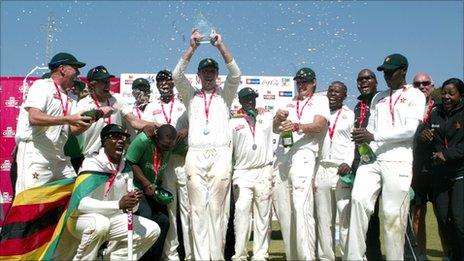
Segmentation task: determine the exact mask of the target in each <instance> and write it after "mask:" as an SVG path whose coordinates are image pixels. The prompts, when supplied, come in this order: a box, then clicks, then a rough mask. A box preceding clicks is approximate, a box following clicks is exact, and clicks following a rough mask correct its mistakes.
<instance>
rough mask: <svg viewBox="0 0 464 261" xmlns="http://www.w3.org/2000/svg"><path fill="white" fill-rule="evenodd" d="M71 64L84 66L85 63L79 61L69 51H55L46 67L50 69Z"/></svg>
mask: <svg viewBox="0 0 464 261" xmlns="http://www.w3.org/2000/svg"><path fill="white" fill-rule="evenodd" d="M63 64H65V65H71V66H75V67H77V68H82V67H84V66H85V63H83V62H79V61H78V60H77V59H76V57H74V56H73V55H72V54H69V53H57V54H55V56H53V58H52V59H51V60H50V62H49V63H48V68H50V70H53V69H55V68H56V67H58V66H60V65H63Z"/></svg>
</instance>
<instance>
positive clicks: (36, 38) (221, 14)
mask: <svg viewBox="0 0 464 261" xmlns="http://www.w3.org/2000/svg"><path fill="white" fill-rule="evenodd" d="M200 12H201V13H202V14H203V15H204V16H205V17H206V18H207V19H208V20H209V22H210V23H211V24H213V25H214V26H215V27H216V28H217V29H218V31H219V32H220V33H221V34H223V37H224V41H225V43H226V45H227V46H228V47H229V49H230V50H231V52H232V53H233V54H234V56H235V59H236V60H237V63H238V64H239V66H240V68H241V70H242V74H243V75H269V76H279V75H284V76H286V75H294V73H295V72H296V71H297V70H298V69H299V68H301V67H305V66H309V67H311V68H312V69H314V71H315V72H316V75H317V80H318V89H319V90H323V89H326V88H327V86H328V84H329V83H330V82H331V81H334V80H341V81H343V82H345V83H346V84H347V86H348V87H349V94H350V95H351V100H353V97H355V96H356V95H357V89H356V84H355V79H356V76H357V73H358V72H359V70H360V69H362V68H371V69H375V68H376V67H377V66H378V65H380V64H381V62H382V60H383V59H384V57H385V56H386V55H388V54H390V53H396V52H399V53H402V54H404V55H405V56H406V57H407V58H408V59H409V63H410V67H409V72H408V77H407V80H408V82H410V81H412V77H413V76H414V74H415V73H417V72H419V71H426V72H429V73H430V74H431V75H432V76H433V78H434V80H435V82H436V84H438V85H441V83H443V81H444V80H446V79H448V78H451V77H459V78H461V79H462V78H463V71H464V69H463V60H464V55H463V46H464V43H463V30H464V26H463V13H464V10H463V2H462V1H364V2H362V1H347V2H343V1H338V2H313V1H306V2H302V1H285V2H278V1H227V2H226V1H224V2H221V1H218V2H210V1H208V2H207V1H175V2H172V1H160V2H157V1H130V2H129V1H92V2H85V1H1V44H0V47H1V66H0V74H1V75H2V76H24V75H26V74H27V73H28V72H29V71H30V70H31V69H32V68H33V67H35V66H38V65H39V66H40V65H42V64H46V63H47V62H48V60H47V59H46V42H47V41H46V40H47V32H46V30H45V28H46V25H47V17H48V16H49V15H50V14H52V15H53V16H54V20H55V23H56V25H57V27H58V29H57V30H56V31H55V32H54V34H53V36H54V41H53V53H57V52H60V51H67V52H71V53H73V54H75V56H76V57H77V58H78V59H80V60H82V61H84V62H86V63H87V66H86V67H85V68H84V69H83V70H82V72H81V73H82V74H86V72H87V71H88V70H89V69H90V68H91V67H94V66H97V65H100V64H102V65H105V66H107V68H108V69H109V71H110V72H111V73H113V74H115V75H119V74H120V73H129V72H132V73H145V72H157V71H159V70H160V69H164V68H167V69H172V68H173V67H174V66H175V64H176V63H177V61H178V59H179V57H180V55H181V54H182V52H183V51H184V49H185V48H186V47H187V45H188V40H189V37H190V32H191V28H192V27H193V26H194V25H195V20H196V17H197V15H198V14H199V13H200ZM205 56H211V57H213V58H218V59H219V55H218V52H217V51H216V50H215V49H214V48H213V47H211V46H208V45H205V46H201V47H200V48H199V49H198V51H197V53H196V55H195V57H194V58H193V62H194V63H195V65H196V64H197V62H198V61H199V60H200V58H202V57H205ZM220 60H222V59H220ZM195 68H196V66H193V65H192V66H190V67H189V71H188V72H189V73H195ZM222 68H224V66H222ZM222 72H224V70H223V71H222ZM42 73H43V72H42ZM377 77H378V78H379V89H385V88H386V86H385V82H384V81H383V77H382V74H380V73H377Z"/></svg>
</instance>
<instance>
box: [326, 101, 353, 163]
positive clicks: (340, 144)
mask: <svg viewBox="0 0 464 261" xmlns="http://www.w3.org/2000/svg"><path fill="white" fill-rule="evenodd" d="M353 128H354V112H353V111H352V110H350V109H349V108H348V107H346V106H345V105H343V106H342V108H340V109H339V110H335V111H331V112H330V119H329V130H327V134H326V135H325V137H324V142H323V145H322V148H321V154H320V159H321V162H330V163H335V164H337V165H339V164H342V163H346V164H348V165H351V163H352V162H353V158H354V142H353V141H352V140H351V132H352V131H353ZM331 130H333V136H332V139H331V138H330V132H331Z"/></svg>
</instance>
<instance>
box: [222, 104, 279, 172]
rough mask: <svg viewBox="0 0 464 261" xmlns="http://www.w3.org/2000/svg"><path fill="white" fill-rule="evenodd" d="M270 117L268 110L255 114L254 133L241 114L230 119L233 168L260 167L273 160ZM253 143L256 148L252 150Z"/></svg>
mask: <svg viewBox="0 0 464 261" xmlns="http://www.w3.org/2000/svg"><path fill="white" fill-rule="evenodd" d="M272 117H273V115H272V114H271V113H270V112H264V113H263V114H258V115H257V116H256V123H255V135H254V138H253V134H252V131H251V129H250V128H251V127H250V125H248V122H247V121H246V118H245V117H243V116H241V117H240V116H235V117H232V119H230V125H231V128H232V137H233V148H234V159H235V165H234V169H237V170H242V169H253V168H261V167H264V166H265V165H268V164H269V163H272V161H273V144H272ZM253 144H256V149H255V150H253Z"/></svg>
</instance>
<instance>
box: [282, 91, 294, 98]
mask: <svg viewBox="0 0 464 261" xmlns="http://www.w3.org/2000/svg"><path fill="white" fill-rule="evenodd" d="M279 97H293V92H292V91H279Z"/></svg>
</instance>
